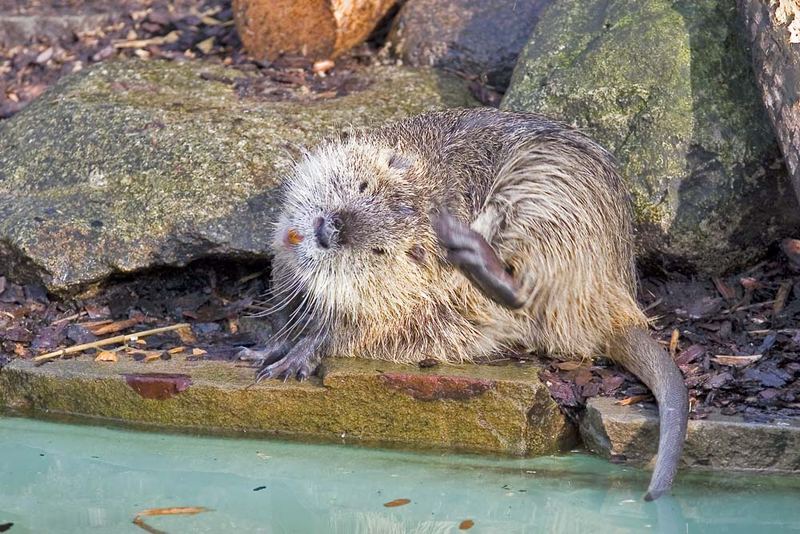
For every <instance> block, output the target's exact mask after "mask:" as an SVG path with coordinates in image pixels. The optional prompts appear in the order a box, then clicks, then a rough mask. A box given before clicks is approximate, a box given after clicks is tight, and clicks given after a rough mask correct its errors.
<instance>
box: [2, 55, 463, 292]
mask: <svg viewBox="0 0 800 534" xmlns="http://www.w3.org/2000/svg"><path fill="white" fill-rule="evenodd" d="M236 73H237V71H232V70H226V69H223V68H221V67H214V66H209V65H205V66H203V65H198V64H181V65H176V64H173V63H166V62H158V61H147V62H140V61H118V62H112V63H106V64H102V65H100V66H98V67H95V68H93V69H91V70H89V71H88V72H84V73H79V74H77V75H72V76H70V77H68V78H66V79H64V80H63V81H62V82H61V83H59V84H58V85H57V86H55V87H54V88H52V89H51V90H49V91H48V92H47V93H45V94H44V95H43V96H42V97H41V98H40V99H39V100H37V101H36V102H34V103H33V104H31V105H30V106H29V107H27V108H26V109H25V110H24V111H22V112H20V113H19V114H17V115H16V116H14V117H13V118H12V119H9V120H7V121H4V122H0V271H4V272H5V274H11V275H12V276H14V277H16V278H20V279H24V278H39V279H41V280H42V281H44V282H45V283H46V284H47V286H48V287H49V288H50V289H51V290H56V291H61V290H71V289H75V288H78V287H79V286H82V285H84V284H87V283H90V282H94V281H98V280H102V279H104V278H105V277H107V276H108V275H110V274H112V273H116V272H131V271H136V270H139V269H143V268H147V267H152V266H160V265H171V266H180V265H184V264H186V263H188V262H190V261H192V260H196V259H198V258H203V257H207V256H212V255H214V256H220V255H224V256H229V257H266V255H267V250H268V241H269V240H268V230H269V227H270V223H271V220H272V219H271V216H272V214H273V210H274V205H273V200H272V199H273V191H274V187H275V185H276V184H277V183H278V182H279V180H280V179H281V176H282V175H283V174H284V173H285V172H286V171H287V169H288V168H289V165H290V156H291V155H292V154H293V149H294V148H296V147H297V146H298V145H306V144H312V143H313V142H315V141H316V140H318V139H319V138H320V137H321V136H324V135H327V134H331V133H333V132H334V131H335V130H337V129H339V128H341V127H343V126H345V125H353V126H359V125H366V124H373V123H381V122H384V121H387V120H392V119H399V118H401V117H404V116H407V115H412V114H416V113H420V112H422V111H426V110H430V109H438V108H444V107H447V106H469V105H473V104H474V101H473V100H472V99H471V97H470V96H469V94H468V92H467V91H466V89H465V88H464V87H463V85H462V84H461V82H460V81H457V80H456V79H454V78H451V77H449V76H447V75H444V74H442V73H437V72H434V71H432V70H424V69H422V70H417V69H400V68H396V67H385V68H382V67H376V68H374V69H373V70H371V71H368V72H367V73H365V74H364V76H363V77H362V79H360V80H358V83H357V84H356V85H360V86H366V88H363V89H362V90H360V91H356V92H354V93H351V94H349V95H347V96H343V97H339V98H328V99H312V98H309V97H304V96H303V95H302V93H299V92H298V93H297V95H296V96H297V98H296V99H291V100H290V101H281V102H274V101H273V102H269V101H265V100H256V99H253V98H247V97H239V96H237V92H236V91H235V90H234V88H233V82H234V81H235V80H233V79H232V78H234V77H236V76H245V74H241V73H240V74H236Z"/></svg>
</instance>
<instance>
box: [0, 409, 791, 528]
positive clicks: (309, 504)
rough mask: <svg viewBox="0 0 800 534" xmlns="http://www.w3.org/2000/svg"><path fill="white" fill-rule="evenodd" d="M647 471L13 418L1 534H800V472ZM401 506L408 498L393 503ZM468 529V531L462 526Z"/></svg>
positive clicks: (7, 427)
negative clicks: (161, 512) (668, 478)
mask: <svg viewBox="0 0 800 534" xmlns="http://www.w3.org/2000/svg"><path fill="white" fill-rule="evenodd" d="M646 482H647V476H646V473H644V472H640V471H637V470H634V469H629V468H623V467H620V466H615V465H611V464H608V463H606V462H604V461H602V460H599V459H597V458H593V457H591V456H588V455H584V454H568V455H564V456H559V457H548V458H538V459H509V458H487V457H480V456H463V455H461V456H456V455H443V454H421V453H420V454H415V453H406V452H397V451H387V450H374V449H364V448H360V447H354V446H347V447H345V446H336V445H311V444H297V443H287V442H281V441H263V440H232V439H222V438H202V437H190V436H174V435H162V434H150V433H141V432H132V431H122V430H112V429H106V428H99V427H89V426H74V425H67V424H58V423H47V422H40V421H30V420H25V419H17V418H3V417H0V525H3V524H6V523H13V526H12V527H11V528H10V529H9V530H8V532H9V533H10V534H20V533H23V532H24V533H51V532H52V533H68V532H76V533H87V532H109V533H124V532H139V533H143V532H145V530H142V529H141V528H140V527H138V526H136V525H134V524H133V523H132V520H133V519H134V517H135V516H136V514H137V513H139V512H141V511H143V510H146V509H150V508H163V507H189V506H202V507H207V508H210V509H212V510H211V511H208V512H204V513H199V514H197V515H193V516H157V517H145V518H144V520H145V521H146V523H147V526H149V527H151V528H152V529H158V530H159V531H162V532H168V533H178V532H269V533H273V532H274V533H282V532H291V533H294V532H297V533H305V532H309V533H316V532H320V533H337V532H340V533H347V534H351V533H373V532H378V533H383V532H388V533H401V532H409V533H445V532H463V531H464V530H460V529H459V527H462V528H465V527H469V521H471V522H472V523H473V526H472V527H471V528H469V530H468V531H469V532H496V533H504V534H507V533H515V532H520V533H521V532H524V533H530V532H547V533H562V532H580V533H589V532H603V533H617V532H682V533H686V532H689V533H693V532H704V533H706V532H725V533H734V532H742V533H752V532H771V533H772V532H787V531H800V477H752V476H751V477H740V476H730V475H727V476H724V477H708V476H695V475H692V476H686V475H683V476H682V477H681V478H680V479H679V483H678V485H677V490H676V491H675V496H674V498H664V499H662V500H659V501H657V502H656V503H645V502H643V501H642V500H641V499H640V497H641V494H642V492H643V490H644V488H645V485H646ZM396 499H409V500H410V502H409V503H408V504H405V505H402V506H396V507H386V506H384V504H386V503H388V502H390V501H394V500H396ZM464 522H466V523H464Z"/></svg>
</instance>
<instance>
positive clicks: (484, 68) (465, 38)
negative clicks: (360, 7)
mask: <svg viewBox="0 0 800 534" xmlns="http://www.w3.org/2000/svg"><path fill="white" fill-rule="evenodd" d="M551 2H552V0H496V1H492V2H486V1H485V0H409V1H408V2H406V3H405V5H404V6H403V8H402V9H401V10H400V12H399V13H398V14H397V17H396V18H395V22H394V24H393V26H392V31H391V33H390V35H389V41H390V43H391V45H392V47H393V48H394V51H395V53H397V54H399V55H400V56H401V57H402V58H403V60H404V61H405V62H406V63H408V64H409V65H417V66H436V67H443V68H449V69H452V70H456V71H460V72H463V73H467V74H471V75H475V76H477V77H479V78H480V79H482V80H483V81H485V82H488V83H489V84H491V85H493V86H495V87H499V88H505V87H506V86H507V85H508V81H509V79H510V78H511V72H512V71H513V70H514V64H515V63H516V62H517V56H518V55H519V53H520V51H521V50H522V48H523V47H524V46H525V43H526V42H527V39H528V36H529V35H530V33H531V30H532V29H533V27H534V26H535V25H536V21H537V18H538V14H539V12H540V11H541V9H542V8H543V7H544V6H545V5H547V4H549V3H551Z"/></svg>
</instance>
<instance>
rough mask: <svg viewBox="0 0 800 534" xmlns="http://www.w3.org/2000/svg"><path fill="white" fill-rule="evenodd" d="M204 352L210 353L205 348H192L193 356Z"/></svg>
mask: <svg viewBox="0 0 800 534" xmlns="http://www.w3.org/2000/svg"><path fill="white" fill-rule="evenodd" d="M203 354H208V352H207V351H205V350H203V349H192V356H202V355H203Z"/></svg>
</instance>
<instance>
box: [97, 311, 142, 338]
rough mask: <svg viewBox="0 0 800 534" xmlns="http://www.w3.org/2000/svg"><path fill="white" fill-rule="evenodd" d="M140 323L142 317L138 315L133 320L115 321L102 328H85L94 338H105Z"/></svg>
mask: <svg viewBox="0 0 800 534" xmlns="http://www.w3.org/2000/svg"><path fill="white" fill-rule="evenodd" d="M142 321H144V316H143V315H140V316H139V317H134V318H133V319H125V320H124V321H115V322H113V323H111V324H106V325H104V326H96V327H91V326H87V328H88V329H89V330H90V331H91V332H92V334H94V335H96V336H105V335H107V334H116V333H117V332H121V331H122V330H127V329H128V328H130V327H132V326H136V325H137V324H139V323H141V322H142Z"/></svg>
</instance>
